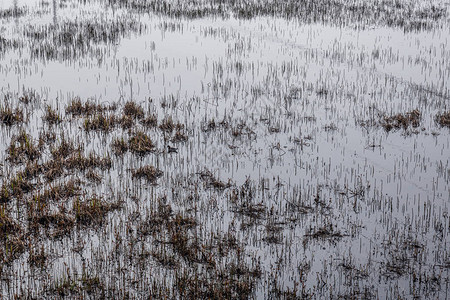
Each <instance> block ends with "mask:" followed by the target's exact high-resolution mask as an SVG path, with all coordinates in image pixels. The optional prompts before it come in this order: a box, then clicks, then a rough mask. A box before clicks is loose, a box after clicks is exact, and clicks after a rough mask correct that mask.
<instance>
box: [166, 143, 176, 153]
mask: <svg viewBox="0 0 450 300" xmlns="http://www.w3.org/2000/svg"><path fill="white" fill-rule="evenodd" d="M167 152H168V153H178V148H175V147H170V146H169V145H167Z"/></svg>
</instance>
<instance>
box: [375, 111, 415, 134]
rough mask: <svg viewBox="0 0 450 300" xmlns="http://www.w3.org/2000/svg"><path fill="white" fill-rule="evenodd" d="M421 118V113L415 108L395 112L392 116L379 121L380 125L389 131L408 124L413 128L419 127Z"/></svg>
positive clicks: (404, 127) (406, 126) (405, 127)
mask: <svg viewBox="0 0 450 300" xmlns="http://www.w3.org/2000/svg"><path fill="white" fill-rule="evenodd" d="M421 119H422V114H421V113H420V111H419V110H417V109H415V110H413V111H410V112H407V113H404V114H396V115H393V116H389V117H384V118H383V119H382V120H381V121H380V125H381V126H382V127H383V128H384V129H385V130H386V131H388V132H389V131H391V130H392V129H400V128H403V129H407V128H408V127H410V126H412V127H413V128H416V127H419V126H420V121H421Z"/></svg>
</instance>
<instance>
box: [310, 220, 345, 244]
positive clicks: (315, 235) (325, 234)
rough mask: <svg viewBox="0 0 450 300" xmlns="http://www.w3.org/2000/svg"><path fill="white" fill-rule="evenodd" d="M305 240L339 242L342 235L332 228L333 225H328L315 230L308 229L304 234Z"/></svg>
mask: <svg viewBox="0 0 450 300" xmlns="http://www.w3.org/2000/svg"><path fill="white" fill-rule="evenodd" d="M305 237H306V238H312V239H322V240H331V241H333V240H340V239H341V238H342V237H344V235H343V234H342V233H341V232H340V231H337V230H335V229H334V228H333V224H328V225H326V226H323V227H319V228H316V229H309V230H308V233H306V234H305Z"/></svg>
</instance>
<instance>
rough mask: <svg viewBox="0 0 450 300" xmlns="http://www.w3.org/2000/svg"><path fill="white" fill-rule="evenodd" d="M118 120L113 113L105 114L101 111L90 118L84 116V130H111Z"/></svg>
mask: <svg viewBox="0 0 450 300" xmlns="http://www.w3.org/2000/svg"><path fill="white" fill-rule="evenodd" d="M119 122H120V120H118V119H117V118H116V116H115V115H109V116H108V115H105V114H103V113H99V114H96V115H94V116H92V117H90V118H86V119H85V120H84V123H83V127H84V130H86V131H104V132H109V131H112V130H113V129H114V128H115V127H116V125H117V124H118V123H119Z"/></svg>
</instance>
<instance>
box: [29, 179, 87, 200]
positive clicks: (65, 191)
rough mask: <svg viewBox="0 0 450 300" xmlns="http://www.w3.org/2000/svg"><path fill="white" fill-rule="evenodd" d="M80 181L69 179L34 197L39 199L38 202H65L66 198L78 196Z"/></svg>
mask: <svg viewBox="0 0 450 300" xmlns="http://www.w3.org/2000/svg"><path fill="white" fill-rule="evenodd" d="M80 192H81V181H80V180H78V179H70V180H69V181H67V182H65V183H61V184H58V185H54V186H50V187H49V188H47V189H46V190H44V191H43V192H39V194H38V195H36V197H39V199H40V201H44V202H48V201H58V200H67V199H68V198H71V197H75V196H78V195H80Z"/></svg>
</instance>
